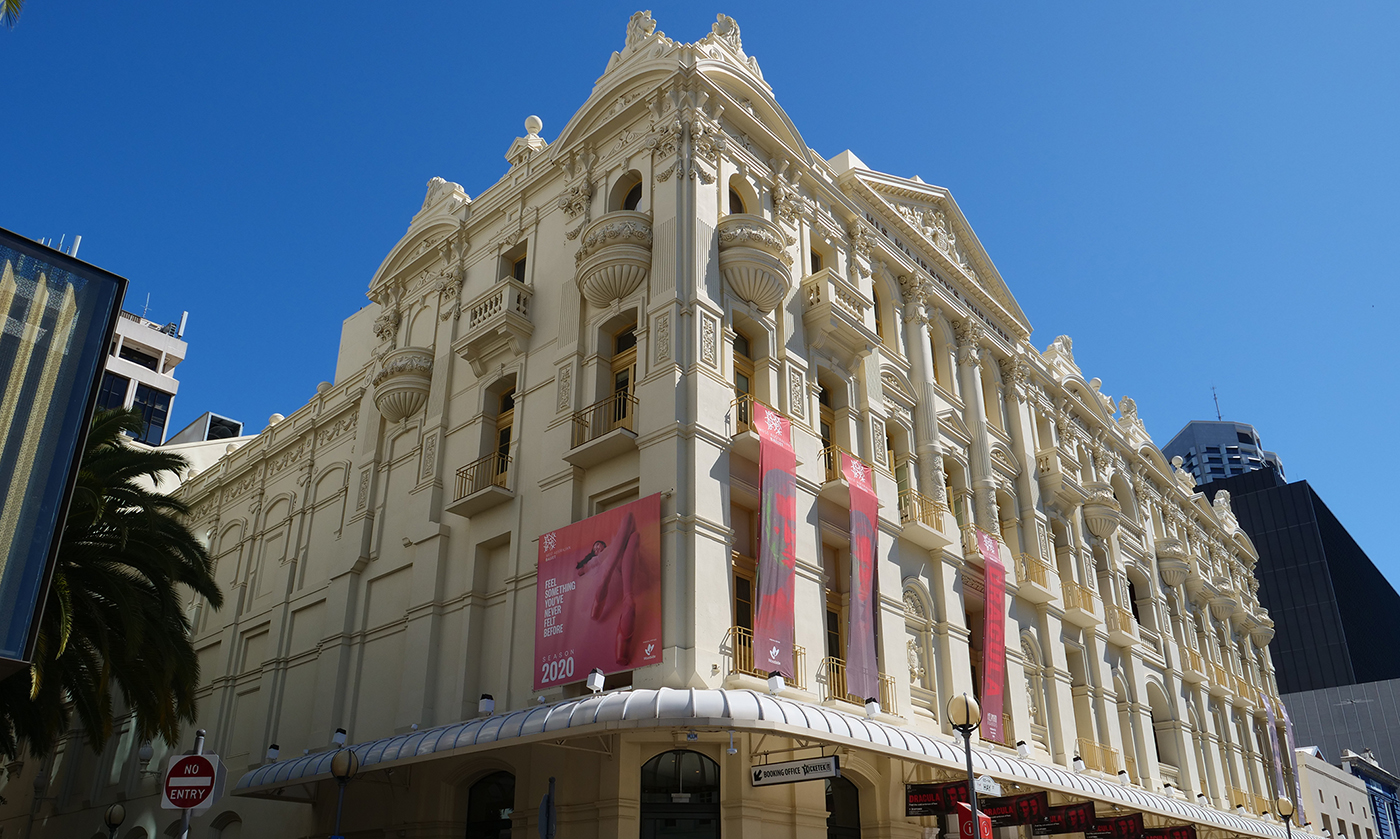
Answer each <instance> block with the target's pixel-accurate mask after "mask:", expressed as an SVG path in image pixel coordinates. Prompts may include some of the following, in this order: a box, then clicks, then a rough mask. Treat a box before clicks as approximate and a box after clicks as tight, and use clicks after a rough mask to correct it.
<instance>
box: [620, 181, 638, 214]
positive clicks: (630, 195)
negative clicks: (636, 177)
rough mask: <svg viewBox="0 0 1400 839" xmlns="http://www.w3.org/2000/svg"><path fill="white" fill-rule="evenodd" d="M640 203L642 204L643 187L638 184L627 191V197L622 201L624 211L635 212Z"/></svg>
mask: <svg viewBox="0 0 1400 839" xmlns="http://www.w3.org/2000/svg"><path fill="white" fill-rule="evenodd" d="M640 203H642V185H641V183H640V182H638V183H637V184H636V185H634V186H633V187H632V188H631V189H629V190H627V196H626V197H625V198H623V199H622V209H624V210H635V209H637V205H638V204H640Z"/></svg>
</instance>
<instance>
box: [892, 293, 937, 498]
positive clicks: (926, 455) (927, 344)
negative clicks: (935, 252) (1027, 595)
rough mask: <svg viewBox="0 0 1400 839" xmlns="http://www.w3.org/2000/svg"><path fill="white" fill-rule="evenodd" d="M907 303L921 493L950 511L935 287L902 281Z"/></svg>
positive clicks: (905, 318)
mask: <svg viewBox="0 0 1400 839" xmlns="http://www.w3.org/2000/svg"><path fill="white" fill-rule="evenodd" d="M899 281H900V284H901V285H903V286H904V290H905V295H906V303H905V309H904V322H905V324H906V328H907V330H908V333H909V359H910V362H911V364H912V366H913V372H914V387H915V388H916V393H915V395H916V396H917V397H918V399H919V402H918V404H917V405H915V406H914V454H915V455H916V456H917V457H918V459H919V477H918V481H919V484H918V485H919V491H920V492H922V493H923V494H924V495H926V496H928V497H929V498H932V499H934V500H935V501H938V502H940V503H942V504H943V506H944V508H947V507H948V502H949V498H948V494H947V492H946V489H945V486H944V477H943V446H942V444H941V443H940V442H939V431H938V389H937V388H936V387H934V384H933V370H934V367H933V336H932V335H930V334H929V325H928V305H929V299H930V298H931V296H932V294H933V284H932V283H931V282H929V281H928V280H922V279H916V278H913V277H908V276H904V277H900V278H899Z"/></svg>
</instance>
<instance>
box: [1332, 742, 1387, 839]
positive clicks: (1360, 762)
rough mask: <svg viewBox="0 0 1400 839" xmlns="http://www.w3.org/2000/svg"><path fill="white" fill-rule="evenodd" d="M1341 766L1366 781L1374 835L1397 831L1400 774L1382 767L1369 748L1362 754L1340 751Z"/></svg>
mask: <svg viewBox="0 0 1400 839" xmlns="http://www.w3.org/2000/svg"><path fill="white" fill-rule="evenodd" d="M1342 769H1344V770H1346V771H1348V772H1350V773H1351V774H1352V775H1354V776H1356V777H1357V778H1359V779H1360V780H1361V781H1362V782H1363V783H1365V784H1366V792H1367V794H1368V795H1369V796H1370V799H1371V813H1372V816H1373V818H1374V821H1375V824H1376V832H1377V835H1379V836H1380V837H1381V839H1390V837H1392V836H1396V835H1400V778H1397V777H1396V776H1395V773H1393V772H1390V771H1388V770H1386V769H1385V768H1384V767H1382V766H1381V765H1380V763H1379V762H1378V761H1377V760H1376V757H1375V755H1374V754H1372V753H1371V751H1370V750H1369V749H1368V750H1366V751H1365V752H1364V753H1362V754H1356V753H1355V752H1352V751H1350V750H1346V751H1343V752H1342ZM1354 836H1355V833H1354V832H1353V839H1354ZM1338 839H1340V837H1338Z"/></svg>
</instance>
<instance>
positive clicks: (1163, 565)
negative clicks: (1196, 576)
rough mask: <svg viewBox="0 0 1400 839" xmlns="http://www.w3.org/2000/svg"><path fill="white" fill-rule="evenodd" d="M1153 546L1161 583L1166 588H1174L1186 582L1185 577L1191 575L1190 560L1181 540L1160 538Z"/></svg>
mask: <svg viewBox="0 0 1400 839" xmlns="http://www.w3.org/2000/svg"><path fill="white" fill-rule="evenodd" d="M1154 545H1155V547H1156V550H1157V570H1158V572H1160V573H1161V575H1162V582H1164V583H1166V584H1167V587H1168V588H1176V587H1177V586H1179V585H1181V584H1182V583H1184V582H1186V577H1187V576H1188V575H1190V573H1191V558H1190V557H1189V556H1188V555H1187V553H1186V546H1185V545H1183V544H1181V540H1179V539H1171V538H1167V537H1161V538H1158V539H1157V540H1155V542H1154Z"/></svg>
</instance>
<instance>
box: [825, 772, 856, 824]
mask: <svg viewBox="0 0 1400 839" xmlns="http://www.w3.org/2000/svg"><path fill="white" fill-rule="evenodd" d="M826 835H827V837H828V839H860V790H858V789H856V785H855V784H853V783H851V782H850V781H848V780H846V779H845V778H828V779H827V781H826Z"/></svg>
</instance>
